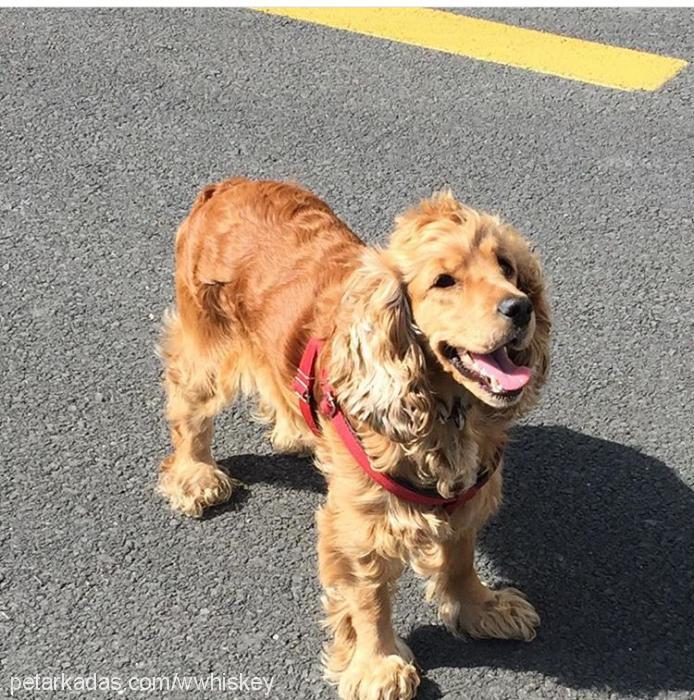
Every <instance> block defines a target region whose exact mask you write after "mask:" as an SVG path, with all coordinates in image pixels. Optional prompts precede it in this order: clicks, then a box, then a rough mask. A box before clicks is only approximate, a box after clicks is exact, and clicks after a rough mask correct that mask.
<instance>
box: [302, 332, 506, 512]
mask: <svg viewBox="0 0 694 700" xmlns="http://www.w3.org/2000/svg"><path fill="white" fill-rule="evenodd" d="M322 347H323V341H321V340H318V339H316V338H312V339H311V340H309V342H308V344H307V346H306V349H305V350H304V354H303V355H302V357H301V362H300V363H299V369H298V371H297V374H296V376H295V377H294V380H293V382H292V388H293V389H294V391H295V392H296V394H297V395H298V396H299V409H300V410H301V415H302V416H303V417H304V420H305V421H306V424H307V425H308V427H309V428H310V429H311V431H312V432H313V433H314V434H316V435H320V434H321V431H320V428H319V426H318V420H317V413H320V414H321V415H322V416H323V417H324V418H326V419H327V420H329V421H330V423H331V425H332V426H333V428H334V429H335V432H336V433H337V435H338V437H339V438H340V440H341V441H342V443H343V444H344V446H345V447H346V448H347V450H348V451H349V453H350V454H351V455H352V457H353V458H354V460H355V461H356V463H357V464H358V465H359V467H360V468H361V469H362V471H363V472H364V473H365V474H366V475H367V476H368V477H369V478H370V479H371V480H372V481H375V482H376V483H377V484H378V485H379V486H381V487H382V488H384V489H385V490H386V491H388V492H389V493H392V494H393V495H394V496H397V497H398V498H400V499H402V500H403V501H409V502H410V503H416V504H417V505H422V506H428V507H436V506H441V507H443V508H444V509H445V510H446V511H447V512H449V513H451V512H453V511H454V510H455V509H456V508H458V507H459V506H462V505H463V504H464V503H467V501H469V500H470V499H471V498H473V497H474V496H475V495H476V494H477V493H478V491H479V490H480V489H481V488H482V487H483V486H484V484H486V483H487V481H488V480H489V477H490V476H491V475H492V473H493V469H492V470H489V469H487V470H485V471H483V472H482V473H481V474H480V476H479V478H478V479H477V482H476V483H475V484H474V485H473V486H471V487H470V488H469V489H466V490H465V491H462V492H461V493H459V494H458V495H456V496H454V497H453V498H443V496H434V495H431V494H430V493H424V492H423V491H422V490H417V489H415V488H413V487H409V486H406V485H404V484H403V483H402V482H400V481H397V480H396V479H394V478H393V477H391V476H388V475H387V474H384V473H383V472H380V471H378V470H376V469H374V468H373V467H372V466H371V461H370V460H369V456H368V455H367V454H366V451H365V450H364V447H363V445H362V444H361V441H360V440H359V436H358V435H357V434H356V433H355V432H354V429H353V428H352V426H351V425H350V424H349V421H348V420H347V418H346V417H345V414H344V413H343V412H342V410H340V407H339V406H338V403H337V400H336V397H335V390H334V388H333V387H332V385H331V384H330V382H329V381H328V379H327V376H322V377H321V379H320V388H321V400H320V402H319V404H318V407H316V401H315V397H314V395H313V390H314V387H315V380H316V378H315V376H314V367H315V362H316V359H317V357H318V353H319V352H320V350H321V348H322ZM495 466H496V465H495Z"/></svg>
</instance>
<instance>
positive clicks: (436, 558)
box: [413, 530, 540, 642]
mask: <svg viewBox="0 0 694 700" xmlns="http://www.w3.org/2000/svg"><path fill="white" fill-rule="evenodd" d="M476 538H477V533H476V532H475V531H474V530H465V531H463V532H459V533H456V534H455V535H454V537H452V538H451V539H448V540H446V541H444V542H442V543H440V545H439V547H438V548H435V550H432V551H430V552H429V553H428V556H426V557H425V556H422V555H420V556H418V557H415V558H414V560H413V568H414V569H415V571H417V573H419V574H420V575H423V576H426V577H427V578H428V579H429V583H428V585H427V598H428V599H429V600H433V601H434V602H436V604H437V605H438V608H439V617H440V618H441V620H442V622H443V623H444V624H445V625H446V627H447V628H448V629H449V630H450V631H451V632H453V633H454V634H461V633H462V634H467V635H469V636H470V637H479V638H494V639H522V640H525V641H528V642H529V641H530V640H532V639H533V638H534V637H535V629H536V627H537V626H538V625H539V624H540V617H539V615H538V614H537V612H536V611H535V608H533V606H532V605H531V604H530V603H529V602H528V601H527V600H526V598H525V595H524V594H523V593H521V592H520V591H519V590H517V589H515V588H502V589H499V590H492V589H490V588H487V586H486V585H485V584H484V583H482V581H480V579H479V577H478V575H477V572H476V571H475V540H476Z"/></svg>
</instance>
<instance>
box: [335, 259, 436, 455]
mask: <svg viewBox="0 0 694 700" xmlns="http://www.w3.org/2000/svg"><path fill="white" fill-rule="evenodd" d="M329 372H330V377H331V380H332V382H333V384H334V385H335V389H336V391H337V394H338V399H339V401H340V403H341V405H342V407H343V409H344V410H345V412H346V413H347V415H351V416H354V417H355V418H357V419H359V420H362V421H364V422H366V423H368V424H369V425H370V426H371V427H372V428H373V429H374V430H376V431H377V432H379V433H381V434H383V435H386V436H388V437H389V438H391V439H393V440H396V441H398V442H408V441H410V440H412V439H414V438H416V437H420V436H422V435H423V434H426V433H427V432H428V431H429V430H430V429H431V426H432V421H433V416H434V413H435V412H434V406H433V398H432V393H431V391H430V387H429V383H428V379H427V367H426V357H425V355H424V352H423V350H422V347H421V346H420V344H419V342H418V340H417V330H416V328H415V327H414V325H413V322H412V314H411V310H410V304H409V300H408V298H407V294H406V290H405V288H404V285H403V284H402V282H401V280H400V278H399V274H398V272H397V270H395V269H394V268H393V267H392V266H391V264H390V263H389V262H388V260H387V258H386V254H385V253H384V252H382V251H378V250H374V249H370V248H369V249H366V250H365V251H364V254H363V257H362V260H361V264H360V266H359V268H358V269H357V270H355V271H354V272H353V273H352V275H351V276H350V278H349V280H348V283H347V287H346V289H345V292H344V295H343V298H342V301H341V304H340V307H339V310H338V313H337V318H336V331H335V334H334V336H333V340H332V346H331V359H330V367H329Z"/></svg>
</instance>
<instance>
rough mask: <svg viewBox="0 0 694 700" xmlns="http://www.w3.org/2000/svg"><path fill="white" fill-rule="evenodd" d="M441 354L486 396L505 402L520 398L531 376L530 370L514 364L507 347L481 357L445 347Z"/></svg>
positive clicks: (459, 349) (473, 353)
mask: <svg viewBox="0 0 694 700" xmlns="http://www.w3.org/2000/svg"><path fill="white" fill-rule="evenodd" d="M442 353H443V355H444V357H445V358H446V359H447V360H448V361H449V362H450V363H451V364H452V365H453V367H455V369H456V370H457V371H458V372H459V373H460V374H462V375H463V377H465V378H466V379H470V380H472V381H475V382H477V384H478V385H479V387H480V388H481V389H482V390H483V391H484V392H485V393H487V394H489V395H490V396H491V397H493V398H494V399H496V400H500V401H503V402H509V403H510V402H513V401H514V400H515V399H517V398H518V397H519V396H520V395H521V393H522V392H523V389H524V388H525V386H526V385H527V384H528V382H529V381H530V378H531V377H532V370H531V369H530V368H529V367H523V366H520V365H517V364H515V363H514V362H513V360H512V359H511V358H510V357H509V356H508V349H507V346H502V347H500V348H497V349H496V350H494V352H490V353H488V354H481V353H477V352H470V351H468V350H465V349H464V348H456V347H453V346H452V345H448V344H444V346H443V348H442Z"/></svg>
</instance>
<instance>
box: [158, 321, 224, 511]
mask: <svg viewBox="0 0 694 700" xmlns="http://www.w3.org/2000/svg"><path fill="white" fill-rule="evenodd" d="M164 324H165V328H164V337H163V340H162V343H161V346H160V349H159V350H160V354H161V356H162V359H163V360H164V374H165V386H166V393H167V406H166V416H167V419H168V422H169V427H170V429H171V440H172V442H173V446H174V452H173V454H171V455H169V456H168V457H166V458H165V459H164V461H163V462H162V463H161V466H160V471H159V486H158V490H159V492H160V493H161V494H163V495H164V496H165V497H166V498H167V499H168V500H169V503H170V504H171V506H172V507H173V508H174V509H175V510H178V511H180V512H181V513H184V514H185V515H190V516H193V517H200V516H201V515H202V512H203V509H204V508H205V507H207V506H211V505H214V504H217V503H222V502H224V501H226V500H228V499H229V497H230V496H231V491H232V485H233V481H232V479H231V478H230V477H229V476H228V475H227V474H226V473H225V472H224V471H222V470H221V469H220V468H219V467H218V466H217V464H216V463H215V461H214V459H213V457H212V452H211V443H212V433H213V423H214V416H215V415H216V414H217V413H219V411H220V410H221V409H222V407H223V406H224V404H225V403H226V402H227V401H228V400H229V399H230V398H231V395H230V389H229V386H230V381H229V379H230V377H229V374H228V372H227V369H226V367H227V366H228V364H229V359H230V358H229V357H228V356H226V357H224V356H220V357H217V356H216V355H213V354H212V353H211V352H208V353H205V352H203V351H201V350H200V349H199V348H197V347H196V348H193V347H191V345H190V343H191V341H190V339H189V338H187V337H186V334H185V332H184V331H183V329H182V327H181V322H180V319H179V317H178V315H177V314H176V313H175V312H174V313H171V314H169V315H167V316H166V317H165V319H164ZM223 368H224V371H222V370H223ZM222 375H223V377H224V380H225V381H224V385H223V383H222ZM231 384H233V382H231Z"/></svg>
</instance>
